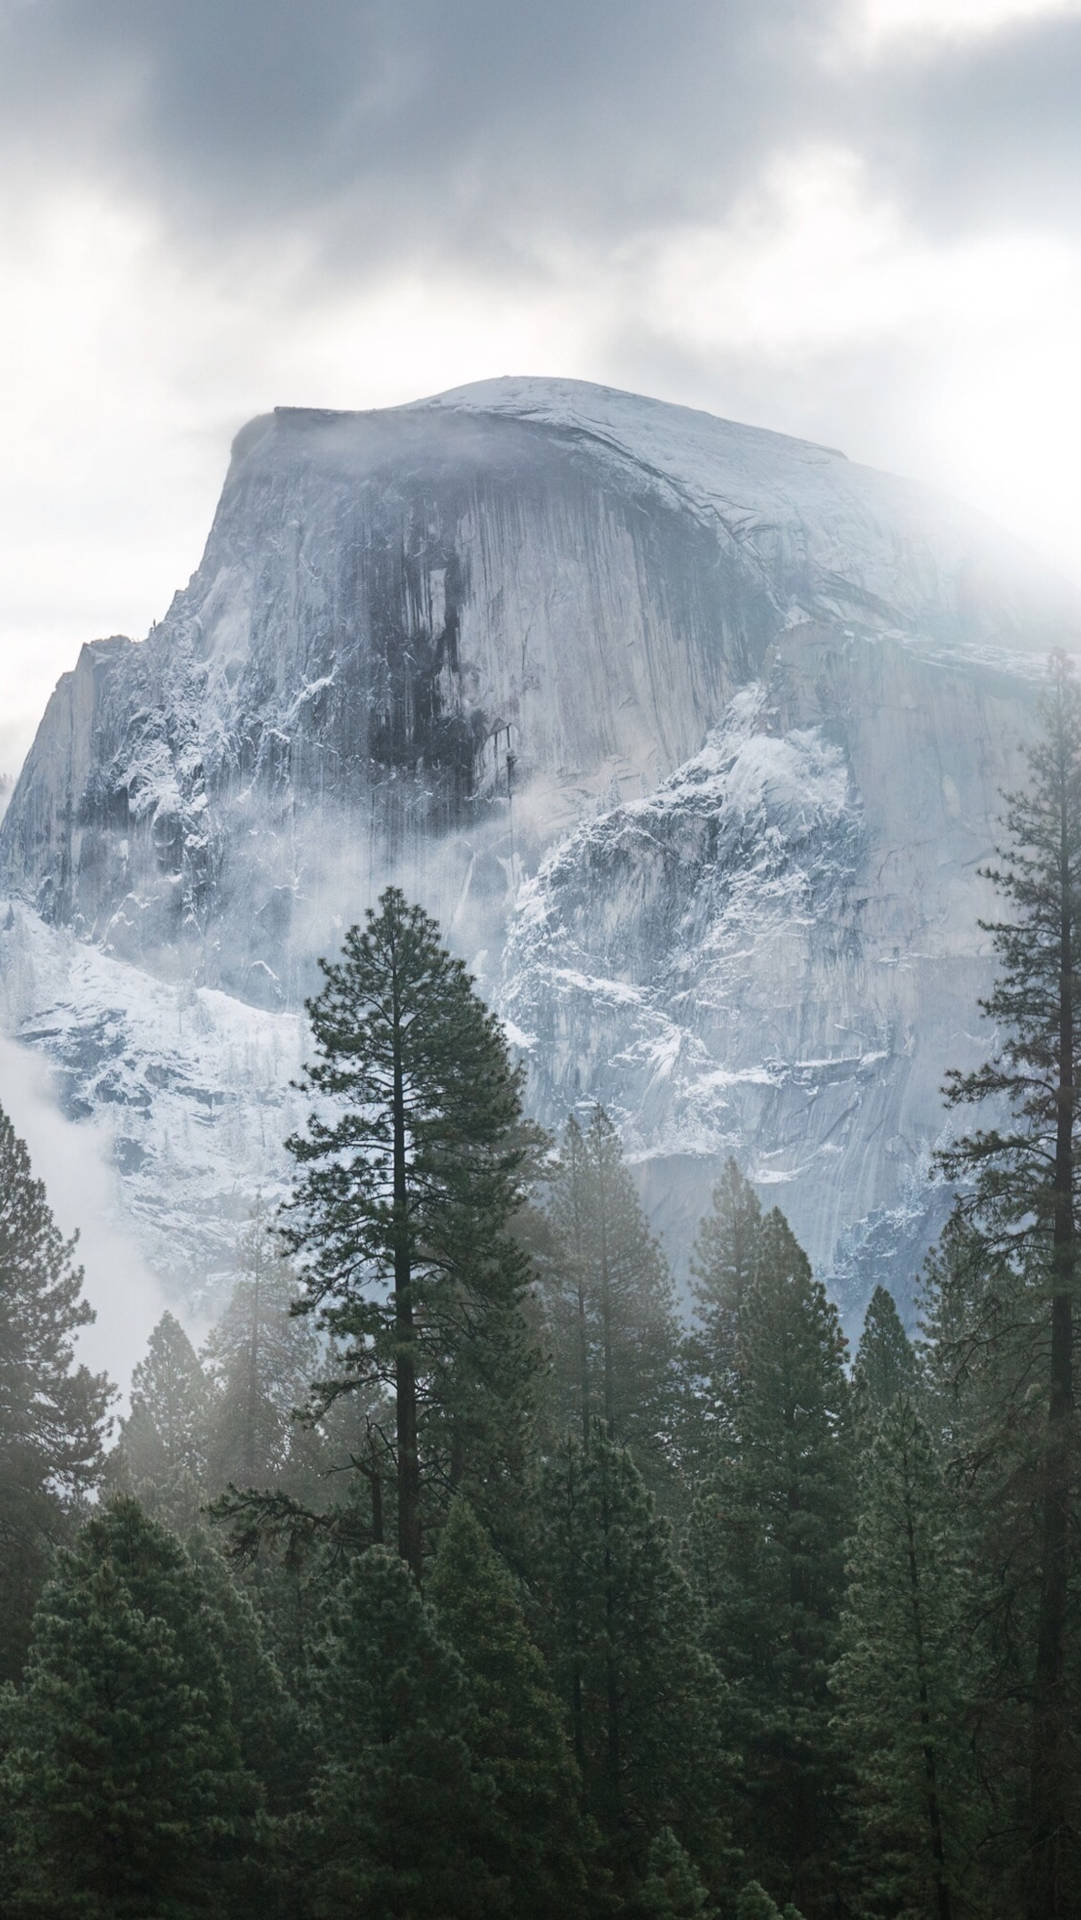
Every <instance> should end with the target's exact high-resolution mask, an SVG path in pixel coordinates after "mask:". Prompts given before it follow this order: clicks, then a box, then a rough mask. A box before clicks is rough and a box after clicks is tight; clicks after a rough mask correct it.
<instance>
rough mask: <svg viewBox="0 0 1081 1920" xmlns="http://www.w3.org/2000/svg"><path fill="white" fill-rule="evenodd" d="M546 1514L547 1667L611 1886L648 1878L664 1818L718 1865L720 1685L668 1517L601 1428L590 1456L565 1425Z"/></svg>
mask: <svg viewBox="0 0 1081 1920" xmlns="http://www.w3.org/2000/svg"><path fill="white" fill-rule="evenodd" d="M541 1510H542V1520H543V1555H544V1568H545V1582H546V1605H547V1610H548V1618H549V1631H550V1635H551V1646H552V1660H553V1665H554V1670H555V1672H556V1675H557V1678H558V1681H559V1684H560V1687H561V1690H562V1691H563V1696H564V1699H565V1700H566V1703H567V1708H568V1711H569V1714H570V1719H571V1728H572V1738H573V1745H574V1750H575V1754H576V1757H577V1759H578V1762H579V1765H580V1767H581V1769H582V1774H583V1778H584V1781H585V1786H586V1804H587V1806H588V1808H589V1810H590V1811H591V1812H592V1813H593V1814H594V1815H595V1817H596V1819H597V1821H598V1824H599V1825H600V1827H601V1830H602V1833H603V1834H604V1836H605V1839H606V1841H607V1842H608V1847H609V1858H610V1860H611V1863H612V1866H613V1870H614V1872H615V1874H616V1877H617V1882H618V1881H619V1880H622V1881H623V1883H624V1885H626V1884H627V1878H628V1875H637V1876H638V1877H639V1878H640V1877H641V1876H642V1875H643V1874H644V1873H645V1871H646V1866H647V1859H648V1851H649V1846H650V1842H651V1840H652V1838H653V1836H654V1835H655V1834H656V1833H657V1832H658V1831H659V1829H660V1828H662V1827H665V1826H670V1827H671V1828H672V1829H673V1831H674V1832H675V1833H676V1834H677V1836H678V1837H679V1838H680V1839H681V1841H682V1842H683V1843H684V1844H685V1845H686V1846H687V1847H688V1849H689V1850H690V1851H691V1852H692V1854H693V1855H694V1857H695V1859H696V1860H698V1861H699V1862H700V1863H701V1865H702V1867H703V1870H704V1871H706V1872H707V1873H713V1872H714V1871H718V1870H719V1869H720V1866H721V1864H722V1862H723V1860H724V1858H725V1846H726V1834H725V1829H724V1822H723V1802H724V1799H725V1793H726V1787H727V1784H728V1775H727V1768H728V1754H727V1751H726V1745H725V1737H724V1736H725V1724H724V1694H723V1689H722V1687H721V1684H720V1680H719V1677H718V1675H717V1672H716V1669H715V1668H714V1666H713V1663H712V1661H711V1660H710V1659H709V1657H708V1655H707V1654H706V1653H705V1651H704V1649H703V1646H702V1620H701V1613H700V1609H699V1607H698V1605H697V1603H696V1601H695V1598H694V1596H693V1594H692V1592H691V1589H690V1586H689V1584H688V1582H687V1580H686V1577H685V1575H684V1574H683V1571H682V1569H681V1568H680V1567H679V1565H678V1563H677V1561H676V1559H675V1556H674V1553H673V1549H672V1543H671V1533H670V1529H669V1526H668V1523H667V1521H666V1520H663V1519H661V1518H659V1517H658V1515H657V1513H656V1511H655V1508H654V1504H653V1500H652V1498H651V1496H650V1494H649V1493H648V1491H647V1489H646V1487H645V1484H644V1482H643V1480H642V1477H641V1475H640V1474H639V1473H638V1471H637V1469H636V1467H635V1465H634V1462H633V1460H632V1459H631V1457H630V1454H629V1453H628V1452H627V1451H626V1450H625V1449H624V1448H620V1447H616V1446H614V1445H613V1444H612V1442H611V1441H609V1440H608V1439H607V1438H606V1437H605V1435H604V1433H603V1430H601V1429H599V1428H594V1430H593V1432H592V1434H591V1437H590V1445H589V1450H588V1452H587V1451H586V1449H585V1448H584V1446H583V1444H582V1441H581V1438H580V1437H578V1436H576V1435H573V1434H572V1435H569V1436H568V1438H567V1439H566V1440H565V1441H564V1442H563V1443H562V1445H561V1446H560V1447H559V1448H558V1449H557V1451H556V1453H555V1454H554V1455H553V1457H552V1458H551V1460H550V1461H549V1462H548V1463H547V1464H546V1468H545V1474H544V1481H543V1486H542V1499H541Z"/></svg>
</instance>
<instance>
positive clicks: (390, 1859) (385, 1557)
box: [312, 1547, 510, 1920]
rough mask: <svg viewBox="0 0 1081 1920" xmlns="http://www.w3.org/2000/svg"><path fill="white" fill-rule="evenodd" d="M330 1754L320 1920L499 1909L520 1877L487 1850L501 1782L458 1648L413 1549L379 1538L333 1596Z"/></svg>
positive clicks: (475, 1919)
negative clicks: (476, 1741) (479, 1747)
mask: <svg viewBox="0 0 1081 1920" xmlns="http://www.w3.org/2000/svg"><path fill="white" fill-rule="evenodd" d="M328 1611H329V1632H328V1636H327V1641H326V1645H325V1649H324V1654H323V1661H322V1669H321V1674H320V1680H319V1696H320V1700H321V1706H322V1731H323V1739H324V1743H325V1750H326V1754H327V1758H326V1761H325V1763H324V1765H323V1766H322V1768H321V1769H320V1772H319V1774H318V1776H317V1780H316V1785H315V1792H314V1798H313V1819H314V1833H313V1836H312V1858H313V1861H314V1878H315V1891H314V1902H313V1911H314V1913H315V1915H316V1916H317V1917H318V1920H337V1916H339V1915H341V1916H342V1920H346V1916H348V1920H352V1916H353V1915H355V1914H357V1913H371V1914H373V1915H375V1914H378V1915H379V1916H380V1920H488V1916H493V1920H494V1916H496V1915H503V1914H505V1913H507V1912H508V1911H509V1910H510V1909H509V1901H508V1894H509V1890H508V1889H507V1888H506V1887H505V1886H501V1885H500V1883H499V1882H498V1881H497V1880H496V1879H495V1878H494V1876H493V1874H492V1872H491V1870H490V1867H489V1865H488V1863H487V1861H486V1860H485V1858H484V1853H483V1846H484V1838H485V1836H486V1834H487V1833H488V1831H489V1828H490V1822H491V1806H492V1801H493V1798H494V1790H493V1786H492V1782H491V1780H490V1779H489V1778H487V1777H486V1776H485V1774H484V1772H483V1771H482V1770H481V1769H480V1768H479V1767H478V1765H477V1764H476V1763H475V1761H474V1758H473V1754H472V1751H471V1748H470V1743H469V1735H470V1732H471V1730H472V1722H473V1708H472V1702H471V1698H470V1693H469V1688H468V1685H467V1682H466V1677H465V1673H464V1671H463V1668H462V1664H461V1661H460V1660H459V1659H458V1657H457V1655H456V1654H454V1653H453V1652H452V1651H451V1649H450V1648H449V1647H448V1646H447V1645H446V1643H445V1642H444V1641H443V1640H442V1639H441V1637H440V1635H439V1633H438V1632H437V1629H436V1625H435V1620H434V1617H433V1615H432V1611H431V1608H430V1607H429V1606H428V1605H427V1603H426V1602H425V1601H424V1600H422V1599H421V1596H420V1594H419V1592H418V1591H417V1588H416V1586H415V1584H414V1583H413V1581H412V1579H411V1576H410V1572H409V1569H408V1568H407V1566H406V1564H405V1563H404V1561H403V1560H401V1559H399V1558H396V1557H394V1556H392V1555H391V1554H389V1553H388V1552H387V1551H386V1550H385V1549H384V1548H381V1547H371V1548H369V1550H368V1552H367V1553H365V1554H363V1555H361V1556H360V1558H359V1559H357V1560H356V1561H354V1562H353V1564H352V1565H351V1566H350V1567H349V1568H348V1569H347V1570H346V1573H345V1575H344V1577H343V1579H342V1582H341V1585H340V1588H339V1590H338V1592H337V1594H336V1596H335V1597H334V1599H333V1601H332V1603H331V1606H330V1608H329V1610H328Z"/></svg>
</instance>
